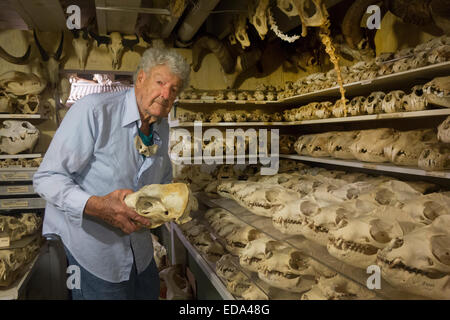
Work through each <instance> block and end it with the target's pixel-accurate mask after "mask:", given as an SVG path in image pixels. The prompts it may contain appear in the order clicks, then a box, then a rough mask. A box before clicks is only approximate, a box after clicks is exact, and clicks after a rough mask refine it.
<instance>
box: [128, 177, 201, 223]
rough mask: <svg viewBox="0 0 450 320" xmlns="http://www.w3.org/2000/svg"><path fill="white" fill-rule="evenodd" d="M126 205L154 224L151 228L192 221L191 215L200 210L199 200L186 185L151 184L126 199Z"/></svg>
mask: <svg viewBox="0 0 450 320" xmlns="http://www.w3.org/2000/svg"><path fill="white" fill-rule="evenodd" d="M125 204H126V205H127V206H129V207H130V208H132V209H134V210H135V211H136V212H137V213H138V214H140V215H141V216H143V217H146V218H149V219H150V221H151V222H152V224H151V226H150V227H149V228H156V227H159V226H160V225H162V224H163V223H166V222H169V221H174V222H176V223H178V224H183V223H186V222H188V221H190V220H191V217H190V216H189V213H190V212H191V211H195V210H197V209H198V202H197V199H196V198H195V197H194V196H193V195H192V192H191V191H190V190H189V188H188V186H187V185H186V184H184V183H171V184H162V185H161V184H150V185H147V186H144V187H142V188H141V189H140V190H139V191H137V192H134V193H131V194H129V195H127V196H126V197H125Z"/></svg>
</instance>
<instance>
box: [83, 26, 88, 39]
mask: <svg viewBox="0 0 450 320" xmlns="http://www.w3.org/2000/svg"><path fill="white" fill-rule="evenodd" d="M81 31H82V32H83V39H84V40H87V39H88V37H89V32H88V29H87V28H86V27H84V28H83V29H81Z"/></svg>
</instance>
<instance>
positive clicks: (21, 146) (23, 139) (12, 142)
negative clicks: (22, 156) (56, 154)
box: [0, 120, 39, 154]
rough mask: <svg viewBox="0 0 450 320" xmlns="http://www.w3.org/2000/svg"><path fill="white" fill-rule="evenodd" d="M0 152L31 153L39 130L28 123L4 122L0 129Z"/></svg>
mask: <svg viewBox="0 0 450 320" xmlns="http://www.w3.org/2000/svg"><path fill="white" fill-rule="evenodd" d="M0 139H1V143H0V152H4V153H8V154H18V153H20V152H23V151H25V150H29V151H30V153H31V152H32V151H33V148H34V146H35V145H36V143H37V141H38V139H39V130H38V129H37V128H36V127H35V126H33V125H32V124H31V123H29V122H28V121H16V120H5V121H3V128H1V129H0Z"/></svg>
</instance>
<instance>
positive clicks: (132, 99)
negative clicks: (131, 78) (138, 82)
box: [122, 87, 161, 133]
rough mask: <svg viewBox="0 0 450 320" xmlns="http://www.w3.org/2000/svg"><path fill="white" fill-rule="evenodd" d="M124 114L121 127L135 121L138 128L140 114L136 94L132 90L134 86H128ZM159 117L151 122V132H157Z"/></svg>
mask: <svg viewBox="0 0 450 320" xmlns="http://www.w3.org/2000/svg"><path fill="white" fill-rule="evenodd" d="M124 111H125V112H124V115H123V118H122V127H125V126H127V125H129V124H130V123H133V122H136V121H137V124H138V128H139V127H140V126H141V124H142V122H141V116H140V115H139V109H138V106H137V102H136V94H135V92H134V87H133V88H130V89H129V90H128V92H127V94H126V97H125V108H124ZM160 122H161V119H159V120H158V121H156V122H155V123H154V124H153V132H156V133H157V132H158V131H159V130H158V129H159V124H160Z"/></svg>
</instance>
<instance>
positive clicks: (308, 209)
mask: <svg viewBox="0 0 450 320" xmlns="http://www.w3.org/2000/svg"><path fill="white" fill-rule="evenodd" d="M318 210H319V206H318V205H317V204H315V203H313V202H311V201H304V202H302V204H301V205H300V211H301V213H303V214H304V215H306V216H310V215H312V214H314V213H317V211H318Z"/></svg>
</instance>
